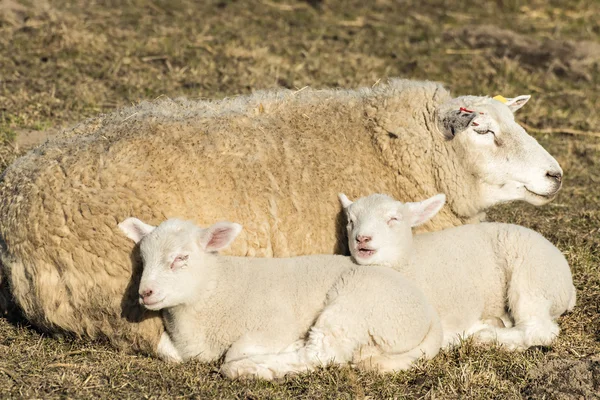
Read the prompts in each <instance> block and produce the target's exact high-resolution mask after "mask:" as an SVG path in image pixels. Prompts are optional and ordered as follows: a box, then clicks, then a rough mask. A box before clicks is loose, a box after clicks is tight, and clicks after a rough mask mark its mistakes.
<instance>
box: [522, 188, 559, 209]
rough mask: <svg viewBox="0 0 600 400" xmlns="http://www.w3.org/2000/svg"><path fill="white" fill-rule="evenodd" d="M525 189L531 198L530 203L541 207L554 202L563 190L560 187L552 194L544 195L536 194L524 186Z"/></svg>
mask: <svg viewBox="0 0 600 400" xmlns="http://www.w3.org/2000/svg"><path fill="white" fill-rule="evenodd" d="M524 188H525V190H526V191H527V193H528V194H529V196H530V199H529V200H528V201H530V202H533V203H534V204H538V203H539V204H540V205H543V204H547V203H549V202H551V201H552V200H554V198H555V197H556V195H557V194H558V192H559V190H560V189H561V188H560V187H559V188H558V189H556V190H555V191H554V192H552V193H544V194H542V193H536V192H534V191H533V190H530V189H529V188H528V187H527V186H524Z"/></svg>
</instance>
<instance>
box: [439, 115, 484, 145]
mask: <svg viewBox="0 0 600 400" xmlns="http://www.w3.org/2000/svg"><path fill="white" fill-rule="evenodd" d="M477 115H479V113H477V112H474V111H470V110H466V109H464V108H461V109H458V110H449V111H446V112H445V113H444V114H443V115H441V116H440V118H441V119H440V124H441V127H440V128H441V131H442V134H443V135H444V137H445V138H446V139H448V140H452V139H454V137H455V136H456V135H458V134H459V133H460V132H462V131H464V130H465V129H467V127H468V126H469V125H470V124H471V122H472V121H473V119H474V118H475V117H476V116H477Z"/></svg>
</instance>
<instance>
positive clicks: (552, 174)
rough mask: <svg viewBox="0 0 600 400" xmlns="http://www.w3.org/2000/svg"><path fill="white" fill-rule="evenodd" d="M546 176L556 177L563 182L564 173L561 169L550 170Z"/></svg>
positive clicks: (556, 179) (557, 180) (555, 178)
mask: <svg viewBox="0 0 600 400" xmlns="http://www.w3.org/2000/svg"><path fill="white" fill-rule="evenodd" d="M546 176H547V177H548V178H552V179H554V180H555V181H556V182H558V183H561V182H562V177H563V175H562V172H560V171H548V172H546Z"/></svg>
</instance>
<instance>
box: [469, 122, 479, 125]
mask: <svg viewBox="0 0 600 400" xmlns="http://www.w3.org/2000/svg"><path fill="white" fill-rule="evenodd" d="M471 125H473V126H479V124H478V123H477V122H473V123H472V124H471Z"/></svg>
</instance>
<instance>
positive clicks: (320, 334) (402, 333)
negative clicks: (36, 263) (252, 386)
mask: <svg viewBox="0 0 600 400" xmlns="http://www.w3.org/2000/svg"><path fill="white" fill-rule="evenodd" d="M119 227H120V228H121V230H122V231H123V232H125V233H126V235H127V236H128V237H129V238H130V239H132V240H134V241H135V242H136V243H139V244H140V253H141V257H142V259H143V261H144V268H143V273H142V278H141V282H140V287H139V294H140V302H141V304H143V305H144V306H145V307H146V308H148V309H150V310H163V318H164V320H165V324H166V328H167V332H168V334H164V333H163V337H162V340H161V346H159V353H160V355H161V356H162V357H163V358H165V359H169V360H172V361H181V360H184V361H185V360H189V359H198V360H200V361H203V362H210V361H215V360H218V359H219V358H220V357H221V356H222V355H223V354H225V364H224V365H223V367H222V369H221V371H222V372H223V373H224V374H225V375H226V376H228V377H231V378H237V377H261V378H264V379H269V380H270V379H274V378H281V377H283V376H284V375H286V374H288V373H298V372H301V371H307V370H311V369H314V368H315V367H316V366H318V365H319V364H321V363H327V362H329V361H333V362H335V363H338V364H344V363H347V362H350V361H352V362H353V363H354V364H357V365H359V366H361V367H364V368H370V369H376V370H380V371H382V372H388V371H397V370H403V369H407V368H409V367H410V366H411V364H412V363H413V362H414V361H415V360H416V359H418V358H419V357H421V356H424V357H425V358H427V359H429V358H432V357H434V356H435V355H436V354H437V353H438V351H439V349H440V344H441V340H442V330H441V325H440V322H439V318H438V317H437V314H436V313H435V311H434V310H433V307H432V306H431V305H430V304H429V303H428V302H427V300H426V299H425V297H424V295H423V293H421V291H420V290H418V289H417V288H416V287H414V286H413V285H411V284H409V283H408V281H407V280H405V279H404V278H403V277H402V276H401V274H399V273H397V272H395V271H393V270H391V269H389V268H377V267H374V268H365V267H361V266H357V265H355V264H354V263H353V262H352V261H351V259H350V258H349V257H344V256H335V255H315V256H303V257H293V258H280V259H276V258H266V259H265V258H244V257H227V256H220V255H217V254H215V252H217V251H219V250H221V249H223V248H225V247H227V246H228V245H229V244H230V243H231V242H232V241H233V240H234V239H235V237H236V236H237V235H238V234H239V233H240V231H241V229H242V228H241V225H239V224H236V223H231V222H218V223H216V224H214V225H212V226H210V227H208V228H205V229H202V228H200V227H198V226H196V225H194V224H193V223H191V222H189V221H181V220H177V219H169V220H167V221H165V222H163V223H161V224H160V225H159V226H158V227H154V226H151V225H147V224H145V223H144V222H142V221H140V220H138V219H136V218H128V219H126V220H125V221H123V222H122V223H120V224H119ZM305 337H306V342H304V340H303V339H304V338H305Z"/></svg>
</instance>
